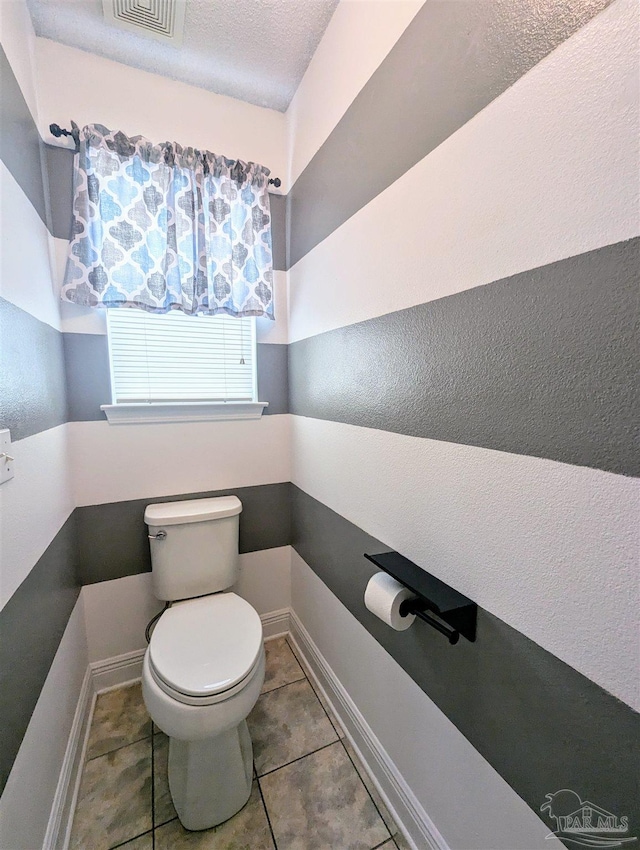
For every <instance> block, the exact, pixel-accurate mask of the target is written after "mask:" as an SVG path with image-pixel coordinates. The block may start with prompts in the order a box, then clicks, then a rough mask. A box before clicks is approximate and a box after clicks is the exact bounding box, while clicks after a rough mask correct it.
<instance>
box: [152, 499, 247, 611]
mask: <svg viewBox="0 0 640 850" xmlns="http://www.w3.org/2000/svg"><path fill="white" fill-rule="evenodd" d="M241 511H242V502H241V501H240V499H238V498H237V497H236V496H219V497H216V498H212V499H187V500H184V501H181V502H163V503H161V504H158V505H147V507H146V510H145V512H144V521H145V522H146V524H147V525H148V527H149V545H150V547H151V580H152V584H153V592H154V594H155V595H156V596H157V597H158V599H164V600H175V599H191V598H193V597H194V596H204V595H205V594H207V593H217V592H218V591H219V590H226V589H227V588H229V587H231V585H232V584H234V583H235V581H236V579H237V577H238V526H239V519H240V512H241Z"/></svg>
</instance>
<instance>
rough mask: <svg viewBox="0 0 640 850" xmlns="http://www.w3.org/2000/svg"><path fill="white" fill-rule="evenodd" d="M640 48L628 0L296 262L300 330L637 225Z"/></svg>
mask: <svg viewBox="0 0 640 850" xmlns="http://www.w3.org/2000/svg"><path fill="white" fill-rule="evenodd" d="M639 58H640V57H639V44H638V11H637V4H636V2H634V0H616V2H615V3H613V4H612V5H611V6H610V7H609V8H608V9H606V10H605V11H604V12H602V13H601V14H599V15H597V16H596V17H595V18H594V19H593V20H592V21H591V22H590V23H589V24H587V25H586V26H585V27H583V28H582V29H581V30H579V31H578V32H577V33H576V34H575V35H574V36H572V37H571V38H570V39H568V40H567V41H565V42H564V43H563V44H562V45H561V46H560V47H558V48H557V49H556V50H555V51H554V52H553V53H551V54H550V55H549V56H548V57H546V59H544V60H543V61H542V62H540V63H539V64H538V65H537V66H536V67H534V68H533V69H532V70H531V71H530V72H529V73H528V74H526V75H525V76H524V77H522V78H521V79H520V80H518V82H516V83H515V84H514V85H513V86H511V88H509V89H508V90H507V91H506V92H505V93H504V94H502V95H501V96H500V97H499V98H497V99H496V100H495V101H493V102H492V103H491V104H490V105H489V106H488V107H487V108H486V109H484V110H483V111H482V112H480V113H479V114H478V115H476V116H475V117H474V118H473V119H472V120H471V121H469V122H468V123H467V124H466V125H465V126H464V127H462V128H461V129H460V130H458V131H457V132H456V133H454V134H453V135H452V136H451V137H450V138H449V139H447V141H446V142H444V143H443V144H442V145H440V147H439V148H437V149H436V150H434V151H432V152H431V154H429V155H428V156H427V157H425V159H423V160H422V161H421V162H419V163H418V164H417V165H416V166H414V168H412V169H411V170H410V171H408V172H407V173H406V174H404V175H403V176H402V177H401V178H400V179H399V180H397V181H396V182H395V183H394V184H392V185H391V186H390V187H389V188H388V189H387V190H386V191H385V192H383V193H381V194H380V195H379V196H378V197H377V198H375V199H374V200H373V201H371V202H370V203H369V204H368V205H367V206H365V207H364V208H362V209H361V210H360V211H359V212H358V213H356V214H355V215H354V216H353V217H352V218H351V219H349V220H348V221H347V222H345V223H344V224H343V225H342V226H341V227H340V228H338V229H337V230H336V231H334V232H333V233H332V234H331V235H330V236H328V237H327V238H326V239H325V240H324V241H323V242H321V243H320V244H319V245H317V246H316V247H315V248H314V249H313V250H312V251H310V252H309V253H308V254H307V255H306V256H305V257H303V258H302V259H301V260H300V261H299V262H298V263H297V264H296V265H295V266H294V267H293V268H292V269H291V270H290V272H289V274H290V282H289V286H290V303H291V315H290V329H289V333H290V339H291V340H297V339H302V338H304V337H307V336H311V335H313V334H317V333H321V332H322V331H326V330H330V329H332V328H336V327H342V326H344V325H348V324H352V323H354V322H358V321H362V320H364V319H369V318H373V317H375V316H379V315H383V314H385V313H389V312H392V311H394V310H399V309H403V308H405V307H410V306H412V305H415V304H421V303H425V302H428V301H431V300H434V299H436V298H442V297H443V296H446V295H450V294H452V293H454V292H459V291H462V290H465V289H470V288H472V287H474V286H480V285H482V284H486V283H489V282H491V281H494V280H498V279H500V278H503V277H507V276H509V275H512V274H515V273H517V272H521V271H524V270H527V269H530V268H534V267H537V266H541V265H545V264H547V263H550V262H553V261H555V260H559V259H563V258H566V257H569V256H573V255H575V254H579V253H582V252H585V251H588V250H592V249H594V248H598V247H602V246H604V245H607V244H610V243H613V242H618V241H621V240H624V239H628V238H630V237H632V236H636V235H638V233H639V232H640V219H639V217H638V204H639V184H638V179H637V165H638V139H639V137H640V134H639V132H638V129H639V123H640V118H639V106H638V104H639V103H640V97H639V92H638V74H637V68H638V62H639ZM383 118H384V116H382V119H383Z"/></svg>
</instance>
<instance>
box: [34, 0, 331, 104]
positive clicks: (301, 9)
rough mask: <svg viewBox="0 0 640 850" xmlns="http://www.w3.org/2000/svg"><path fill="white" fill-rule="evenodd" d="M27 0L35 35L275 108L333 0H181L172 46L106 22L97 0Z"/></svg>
mask: <svg viewBox="0 0 640 850" xmlns="http://www.w3.org/2000/svg"><path fill="white" fill-rule="evenodd" d="M27 2H28V6H29V10H30V12H31V17H32V19H33V24H34V28H35V31H36V34H37V35H40V36H43V37H44V38H50V39H53V40H54V41H59V42H62V44H67V45H70V46H71V47H79V48H81V49H82V50H87V51H89V52H90V53H96V54H98V55H99V56H104V57H106V58H107V59H114V60H115V61H117V62H123V63H124V64H125V65H131V66H133V67H134V68H141V69H142V70H145V71H152V72H153V73H156V74H162V75H163V76H166V77H171V78H172V79H174V80H181V81H182V82H185V83H190V84H191V85H194V86H200V87H201V88H205V89H209V91H213V92H217V93H218V94H226V95H229V96H230V97H235V98H238V99H239V100H245V101H248V102H249V103H255V104H257V105H258V106H266V107H269V108H271V109H277V110H279V111H280V112H284V111H285V110H286V108H287V107H288V105H289V103H290V102H291V98H292V97H293V95H294V93H295V91H296V88H297V87H298V84H299V82H300V80H301V79H302V76H303V74H304V72H305V70H306V68H307V65H308V64H309V61H310V60H311V57H312V56H313V53H314V51H315V49H316V47H317V46H318V42H319V41H320V39H321V37H322V35H323V33H324V31H325V29H326V27H327V24H328V23H329V20H330V18H331V15H332V14H333V12H334V9H335V7H336V6H337V4H338V0H186V19H185V28H184V40H183V43H182V46H180V47H175V46H172V45H171V44H170V43H167V44H162V43H160V42H158V41H157V40H155V39H151V38H148V37H145V36H144V35H140V36H138V35H137V34H134V33H132V32H130V31H126V30H123V29H120V28H119V27H117V26H115V25H114V24H112V23H107V22H106V21H105V19H104V16H103V13H102V3H101V0H27ZM125 94H126V93H123V95H125Z"/></svg>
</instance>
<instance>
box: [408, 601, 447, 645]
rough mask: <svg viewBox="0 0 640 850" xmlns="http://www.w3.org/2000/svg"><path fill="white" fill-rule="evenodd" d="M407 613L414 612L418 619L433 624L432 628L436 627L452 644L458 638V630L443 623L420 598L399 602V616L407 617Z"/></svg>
mask: <svg viewBox="0 0 640 850" xmlns="http://www.w3.org/2000/svg"><path fill="white" fill-rule="evenodd" d="M409 614H415V616H416V617H418V618H419V619H420V620H424V622H425V623H429V625H430V626H433V628H434V629H437V630H438V631H439V632H440V633H441V634H443V635H444V636H445V637H446V638H448V640H449V643H450V644H451V645H452V646H453V645H454V644H456V643H458V641H459V640H460V632H459V631H458V630H457V629H454V628H453V626H450V625H449V624H448V623H445V622H444V620H441V619H440V618H439V617H436V616H434V615H433V614H432V613H431V612H430V611H429V609H428V608H427V607H426V603H425V602H424V601H423V600H422V599H406V600H405V601H404V602H402V603H401V604H400V616H402V617H407V616H408V615H409Z"/></svg>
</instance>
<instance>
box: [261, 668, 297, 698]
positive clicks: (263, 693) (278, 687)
mask: <svg viewBox="0 0 640 850" xmlns="http://www.w3.org/2000/svg"><path fill="white" fill-rule="evenodd" d="M305 679H307V677H306V676H305V675H304V673H303V674H302V676H301V678H300V679H292V680H291V681H290V682H285V683H284V685H278V686H277V687H275V688H271V690H268V691H262V693H261V694H260V696H261V697H266V695H267V694H272V693H273V692H274V691H279V690H281V689H282V688H287V687H289V685H295V683H296V682H304V680H305ZM307 681H309V680H308V679H307Z"/></svg>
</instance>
